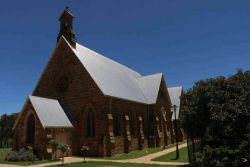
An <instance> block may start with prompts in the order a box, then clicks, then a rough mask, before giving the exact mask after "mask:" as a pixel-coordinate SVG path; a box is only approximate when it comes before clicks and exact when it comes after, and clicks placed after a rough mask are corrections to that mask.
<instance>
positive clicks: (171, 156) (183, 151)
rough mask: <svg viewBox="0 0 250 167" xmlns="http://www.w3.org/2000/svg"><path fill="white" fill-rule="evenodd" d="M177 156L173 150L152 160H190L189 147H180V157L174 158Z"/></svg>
mask: <svg viewBox="0 0 250 167" xmlns="http://www.w3.org/2000/svg"><path fill="white" fill-rule="evenodd" d="M175 157H176V152H175V151H174V152H171V153H168V154H165V155H162V156H160V157H157V158H155V159H152V161H161V162H188V151H187V147H184V148H181V149H179V157H180V158H179V159H178V160H174V158H175Z"/></svg>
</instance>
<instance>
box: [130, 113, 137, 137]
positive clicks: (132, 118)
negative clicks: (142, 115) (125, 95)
mask: <svg viewBox="0 0 250 167" xmlns="http://www.w3.org/2000/svg"><path fill="white" fill-rule="evenodd" d="M135 121H136V119H135V115H134V114H133V111H130V113H129V124H130V126H129V127H130V134H131V135H135V132H136V131H135V130H136V126H135V125H136V123H135Z"/></svg>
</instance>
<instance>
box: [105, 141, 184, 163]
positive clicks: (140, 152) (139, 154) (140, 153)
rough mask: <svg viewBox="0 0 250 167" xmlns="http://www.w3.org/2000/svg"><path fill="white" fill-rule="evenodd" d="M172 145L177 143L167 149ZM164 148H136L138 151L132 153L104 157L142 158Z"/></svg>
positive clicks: (113, 158) (121, 158)
mask: <svg viewBox="0 0 250 167" xmlns="http://www.w3.org/2000/svg"><path fill="white" fill-rule="evenodd" d="M185 142H186V141H184V142H181V143H179V144H183V143H185ZM171 147H175V144H171V145H169V146H166V148H165V149H168V148H171ZM162 150H163V147H156V148H147V149H144V150H136V151H132V152H130V153H127V154H126V153H123V154H117V155H115V156H113V157H105V158H104V159H112V160H123V159H135V158H140V157H143V156H145V155H149V154H153V153H156V152H159V151H162Z"/></svg>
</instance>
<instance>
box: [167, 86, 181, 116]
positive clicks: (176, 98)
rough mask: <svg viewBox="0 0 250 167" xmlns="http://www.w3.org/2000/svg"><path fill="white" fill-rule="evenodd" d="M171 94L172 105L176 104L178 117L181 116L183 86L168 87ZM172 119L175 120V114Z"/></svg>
mask: <svg viewBox="0 0 250 167" xmlns="http://www.w3.org/2000/svg"><path fill="white" fill-rule="evenodd" d="M168 92H169V96H170V99H171V103H172V105H176V106H177V108H176V119H178V118H179V112H180V105H181V99H180V97H181V94H182V87H181V86H178V87H172V88H168ZM172 120H174V114H172Z"/></svg>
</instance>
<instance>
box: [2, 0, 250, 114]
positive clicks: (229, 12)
mask: <svg viewBox="0 0 250 167" xmlns="http://www.w3.org/2000/svg"><path fill="white" fill-rule="evenodd" d="M65 6H69V8H70V11H71V12H72V13H73V14H74V15H75V17H76V18H75V20H74V30H75V32H76V37H77V39H78V42H79V43H81V44H83V45H85V46H87V47H89V48H91V49H93V50H95V51H97V52H99V53H102V54H103V55H105V56H107V57H109V58H111V59H114V60H116V61H118V62H120V63H122V64H124V65H127V66H128V67H130V68H132V69H134V70H136V71H138V72H140V73H141V74H143V75H146V74H152V73H157V72H163V73H164V75H165V78H166V81H167V85H168V86H169V87H171V86H177V85H183V87H184V88H185V89H188V88H191V87H192V85H193V84H194V82H195V81H198V80H200V79H206V78H210V77H215V76H220V75H224V76H229V75H231V74H233V73H235V72H236V70H237V69H243V70H249V67H250V64H249V63H250V55H249V53H250V47H249V46H250V1H247V0H237V1H235V0H219V1H218V0H207V1H201V0H126V1H125V0H105V1H103V0H74V1H73V0H60V1H59V0H57V1H51V0H43V1H31V0H26V1H18V0H16V1H13V0H8V1H3V2H1V10H0V37H1V40H0V80H1V82H0V115H1V114H3V113H13V112H19V111H20V110H21V108H22V105H23V103H24V101H25V99H26V97H27V95H29V94H31V93H32V90H33V89H34V87H35V85H36V83H37V81H38V79H39V77H40V75H41V73H42V71H43V69H44V67H45V65H46V63H47V62H48V59H49V57H50V56H51V54H52V51H53V49H54V47H55V43H56V37H57V34H58V31H59V22H58V18H59V16H60V14H61V13H62V11H63V9H64V8H65Z"/></svg>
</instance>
